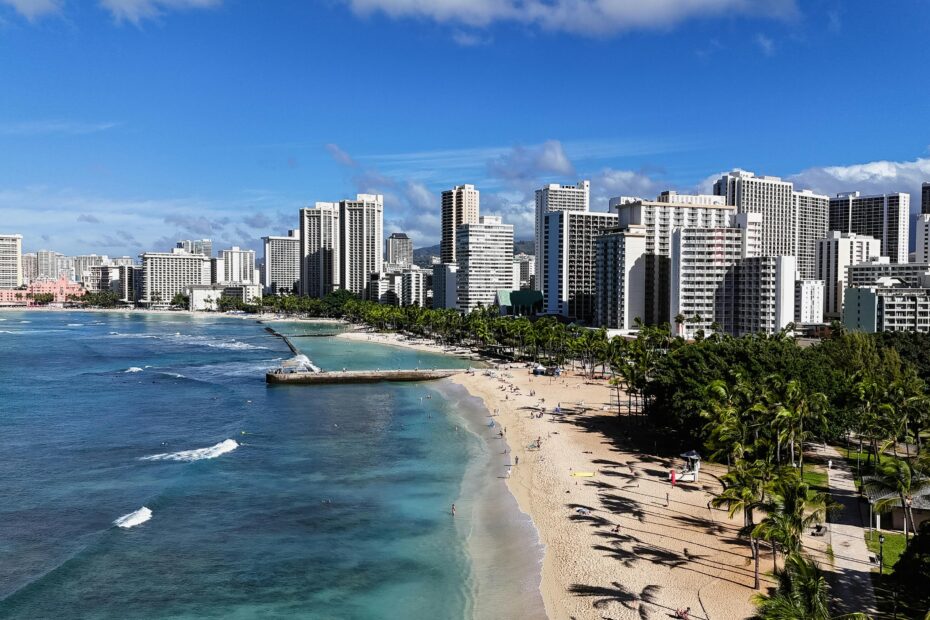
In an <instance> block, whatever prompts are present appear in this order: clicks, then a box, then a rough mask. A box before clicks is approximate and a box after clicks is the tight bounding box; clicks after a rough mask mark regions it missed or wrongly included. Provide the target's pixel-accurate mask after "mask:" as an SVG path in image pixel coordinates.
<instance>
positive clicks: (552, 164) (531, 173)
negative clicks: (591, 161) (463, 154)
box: [488, 140, 575, 182]
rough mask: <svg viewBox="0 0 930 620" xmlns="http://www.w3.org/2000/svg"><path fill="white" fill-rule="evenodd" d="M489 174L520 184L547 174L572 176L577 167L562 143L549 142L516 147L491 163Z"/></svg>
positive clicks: (556, 141) (489, 163)
mask: <svg viewBox="0 0 930 620" xmlns="http://www.w3.org/2000/svg"><path fill="white" fill-rule="evenodd" d="M488 172H489V173H490V174H491V176H493V177H496V178H499V179H504V180H505V181H510V182H519V181H524V180H527V179H536V178H538V177H539V176H541V175H547V174H553V175H560V176H572V175H574V174H575V167H574V166H573V165H572V162H571V161H570V160H569V159H568V155H566V154H565V149H564V148H562V143H561V142H559V141H558V140H547V141H546V142H543V143H542V144H540V145H538V146H529V147H523V146H515V147H514V148H512V149H511V150H510V152H509V153H506V154H504V155H501V156H499V157H496V158H494V159H492V160H491V161H489V162H488Z"/></svg>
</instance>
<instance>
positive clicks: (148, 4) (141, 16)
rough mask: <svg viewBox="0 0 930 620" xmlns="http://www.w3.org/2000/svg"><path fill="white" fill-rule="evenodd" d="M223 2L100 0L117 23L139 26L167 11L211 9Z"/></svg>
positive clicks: (193, 0) (210, 0) (216, 0)
mask: <svg viewBox="0 0 930 620" xmlns="http://www.w3.org/2000/svg"><path fill="white" fill-rule="evenodd" d="M220 4H222V0H100V6H102V7H103V8H105V9H106V10H108V11H109V12H110V13H111V14H112V15H113V18H114V19H115V20H116V21H117V22H123V21H127V22H130V23H133V24H136V25H138V24H139V23H141V22H142V21H144V20H146V19H155V18H158V17H161V16H162V15H163V14H164V13H165V12H167V11H175V10H191V9H210V8H214V7H217V6H219V5H220Z"/></svg>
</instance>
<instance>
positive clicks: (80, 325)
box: [68, 323, 84, 327]
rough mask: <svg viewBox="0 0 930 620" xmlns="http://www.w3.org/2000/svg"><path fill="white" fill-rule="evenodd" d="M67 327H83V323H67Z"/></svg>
mask: <svg viewBox="0 0 930 620" xmlns="http://www.w3.org/2000/svg"><path fill="white" fill-rule="evenodd" d="M68 327H84V324H83V323H68Z"/></svg>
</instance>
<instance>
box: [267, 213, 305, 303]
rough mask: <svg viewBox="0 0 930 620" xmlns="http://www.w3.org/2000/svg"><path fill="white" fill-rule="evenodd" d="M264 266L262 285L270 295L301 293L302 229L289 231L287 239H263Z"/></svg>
mask: <svg viewBox="0 0 930 620" xmlns="http://www.w3.org/2000/svg"><path fill="white" fill-rule="evenodd" d="M262 244H263V246H264V249H265V252H264V258H265V261H264V264H263V265H262V285H263V286H264V287H265V293H266V294H268V295H281V294H286V295H290V294H296V293H299V292H300V229H295V230H289V231H288V232H287V236H286V237H273V236H268V237H262Z"/></svg>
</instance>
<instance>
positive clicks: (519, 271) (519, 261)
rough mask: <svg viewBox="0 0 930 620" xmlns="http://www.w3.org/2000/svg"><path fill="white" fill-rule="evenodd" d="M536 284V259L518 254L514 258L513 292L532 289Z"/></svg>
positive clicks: (528, 255)
mask: <svg viewBox="0 0 930 620" xmlns="http://www.w3.org/2000/svg"><path fill="white" fill-rule="evenodd" d="M535 284H536V257H535V256H532V255H530V254H522V253H521V254H517V255H515V256H514V257H513V290H515V291H519V290H520V289H532V288H533V287H534V286H535Z"/></svg>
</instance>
